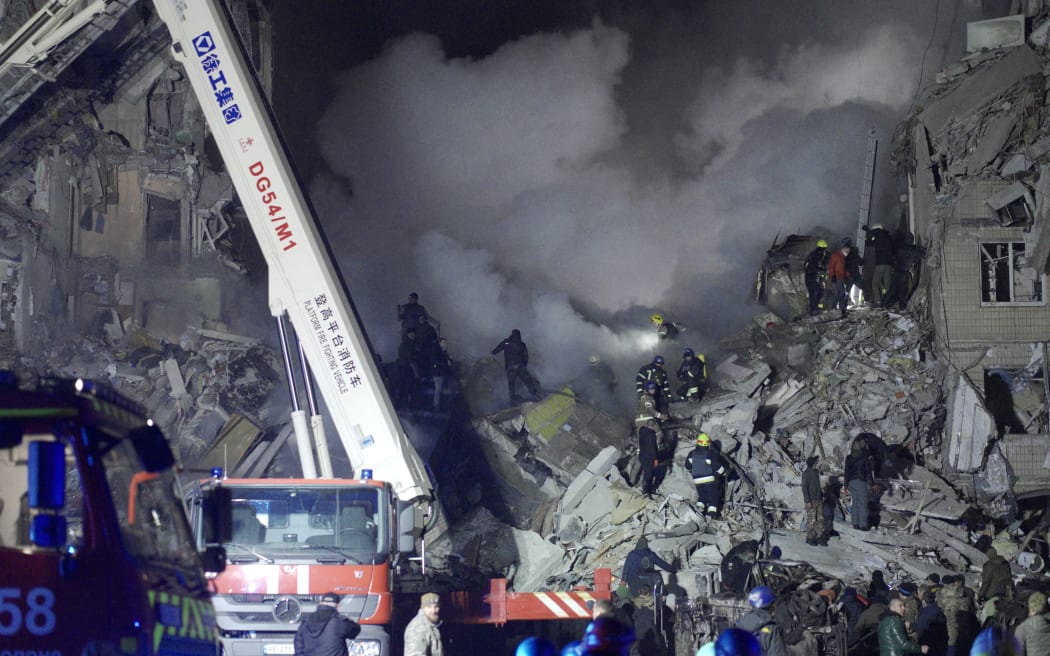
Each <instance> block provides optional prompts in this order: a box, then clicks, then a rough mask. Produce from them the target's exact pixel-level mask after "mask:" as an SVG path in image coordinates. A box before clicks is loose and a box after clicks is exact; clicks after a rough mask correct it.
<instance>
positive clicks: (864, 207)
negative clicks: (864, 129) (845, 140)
mask: <svg viewBox="0 0 1050 656" xmlns="http://www.w3.org/2000/svg"><path fill="white" fill-rule="evenodd" d="M878 149H879V138H878V136H877V135H876V133H875V128H872V129H871V130H870V131H869V132H868V151H867V153H865V155H864V180H863V181H862V182H861V185H860V212H859V213H858V214H857V240H856V241H854V242H853V243H854V244H855V245H856V248H857V252H858V253H860V255H861V257H863V256H864V237H865V235H864V227H865V226H867V225H868V219H869V218H870V217H871V187H872V183H873V181H874V179H875V153H876V151H878Z"/></svg>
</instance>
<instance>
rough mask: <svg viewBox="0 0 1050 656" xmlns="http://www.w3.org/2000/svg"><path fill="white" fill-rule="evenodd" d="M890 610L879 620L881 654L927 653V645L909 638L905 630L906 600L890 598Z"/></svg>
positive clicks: (886, 655) (902, 655) (890, 655)
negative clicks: (919, 643)
mask: <svg viewBox="0 0 1050 656" xmlns="http://www.w3.org/2000/svg"><path fill="white" fill-rule="evenodd" d="M889 608H890V612H888V613H886V615H885V616H883V618H882V619H881V620H879V656H904V654H920V653H921V654H925V653H926V652H928V651H929V650H930V648H929V647H927V646H926V645H922V646H920V645H918V644H916V643H915V642H912V641H911V640H909V639H908V633H907V631H905V630H904V617H903V616H904V602H903V601H902V600H901V599H899V598H898V599H891V600H890V605H889Z"/></svg>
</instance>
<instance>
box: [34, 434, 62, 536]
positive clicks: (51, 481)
mask: <svg viewBox="0 0 1050 656" xmlns="http://www.w3.org/2000/svg"><path fill="white" fill-rule="evenodd" d="M65 506H66V447H65V446H64V445H63V444H62V443H61V442H43V441H39V440H38V441H34V442H30V443H29V507H30V509H32V510H34V511H37V512H36V514H35V515H34V516H33V518H32V520H30V524H29V541H30V542H32V543H33V544H34V545H36V546H38V547H47V548H56V547H60V546H62V545H63V544H65V542H66V518H65V517H63V516H62V515H61V514H60V513H61V511H62V510H63V509H64V508H65Z"/></svg>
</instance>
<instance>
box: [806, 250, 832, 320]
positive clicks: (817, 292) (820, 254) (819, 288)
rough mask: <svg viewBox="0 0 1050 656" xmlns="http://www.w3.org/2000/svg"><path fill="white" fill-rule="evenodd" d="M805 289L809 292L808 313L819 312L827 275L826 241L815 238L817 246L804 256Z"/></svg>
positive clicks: (812, 314)
mask: <svg viewBox="0 0 1050 656" xmlns="http://www.w3.org/2000/svg"><path fill="white" fill-rule="evenodd" d="M805 274H806V291H808V292H809V314H810V315H811V316H814V315H817V314H820V310H821V308H822V302H823V300H824V281H825V280H826V279H827V275H828V242H827V241H825V240H823V239H818V240H817V247H816V248H814V249H813V250H812V251H811V252H810V254H809V255H808V256H807V257H806V265H805Z"/></svg>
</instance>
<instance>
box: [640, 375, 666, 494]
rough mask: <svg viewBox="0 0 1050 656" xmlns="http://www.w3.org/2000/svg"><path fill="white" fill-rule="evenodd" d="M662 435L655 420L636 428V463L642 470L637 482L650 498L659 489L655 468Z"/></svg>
mask: <svg viewBox="0 0 1050 656" xmlns="http://www.w3.org/2000/svg"><path fill="white" fill-rule="evenodd" d="M654 387H655V386H654ZM662 433H663V431H661V430H660V424H658V423H657V421H656V419H655V418H653V419H648V420H647V421H646V422H645V423H644V424H642V425H641V426H640V427H639V428H638V463H639V464H640V465H641V468H642V473H641V475H640V477H639V481H640V482H641V484H642V494H644V495H645V496H647V497H652V495H653V493H654V492H656V488H657V487H659V482H655V478H656V471H657V468H659V467H660V447H659V436H660V435H661V434H662Z"/></svg>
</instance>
